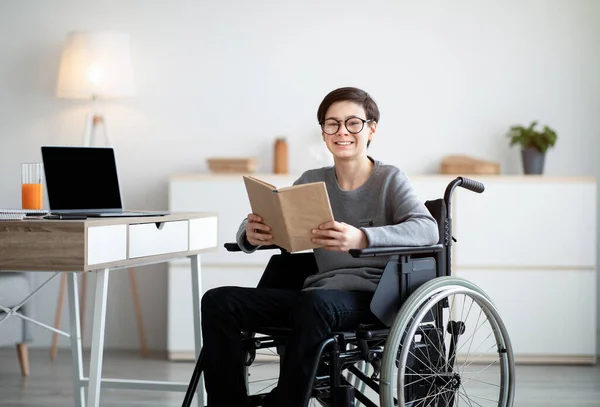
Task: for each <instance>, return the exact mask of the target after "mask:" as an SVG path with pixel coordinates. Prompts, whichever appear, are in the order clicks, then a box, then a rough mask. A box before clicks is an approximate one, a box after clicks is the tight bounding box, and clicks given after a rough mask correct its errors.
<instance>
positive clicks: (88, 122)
mask: <svg viewBox="0 0 600 407" xmlns="http://www.w3.org/2000/svg"><path fill="white" fill-rule="evenodd" d="M99 127H102V133H103V134H104V138H105V139H106V143H107V145H109V146H110V145H112V143H111V141H110V137H109V136H108V126H107V125H106V118H105V117H104V115H102V114H100V113H98V112H96V111H94V112H90V113H88V114H87V116H86V119H85V130H84V133H83V146H84V147H90V146H92V145H93V143H94V135H95V134H96V130H97V129H98V128H99Z"/></svg>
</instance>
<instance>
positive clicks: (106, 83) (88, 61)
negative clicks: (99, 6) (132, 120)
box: [56, 31, 135, 99]
mask: <svg viewBox="0 0 600 407" xmlns="http://www.w3.org/2000/svg"><path fill="white" fill-rule="evenodd" d="M56 95H57V96H58V97H64V98H76V99H82V98H85V99H91V98H93V97H97V98H118V97H127V96H135V83H134V80H133V66H132V64H131V52H130V49H129V35H128V34H124V33H116V32H110V31H100V32H70V33H69V34H67V40H66V43H65V46H64V49H63V53H62V58H61V61H60V68H59V72H58V82H57V85H56Z"/></svg>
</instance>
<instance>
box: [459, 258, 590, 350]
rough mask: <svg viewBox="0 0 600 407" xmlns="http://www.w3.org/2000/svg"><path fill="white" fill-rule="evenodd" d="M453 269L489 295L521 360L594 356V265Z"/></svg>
mask: <svg viewBox="0 0 600 407" xmlns="http://www.w3.org/2000/svg"><path fill="white" fill-rule="evenodd" d="M455 271H456V275H457V276H459V277H463V278H465V279H467V280H469V281H471V282H473V283H475V284H477V285H478V286H479V287H481V288H482V289H483V291H485V292H486V294H488V295H489V297H490V299H491V300H492V302H493V303H494V304H495V306H496V308H497V309H498V312H499V313H500V316H501V318H502V321H504V323H505V325H506V328H507V330H508V334H509V337H510V339H511V342H512V345H513V351H514V353H515V356H516V357H517V361H519V360H521V361H527V360H533V361H574V362H578V361H585V360H587V361H592V360H593V359H594V358H595V354H596V297H595V295H596V294H595V292H596V273H595V271H594V270H544V269H539V270H523V269H521V270H519V269H510V270H474V269H473V270H471V269H469V270H462V269H457V270H455ZM476 343H477V342H476Z"/></svg>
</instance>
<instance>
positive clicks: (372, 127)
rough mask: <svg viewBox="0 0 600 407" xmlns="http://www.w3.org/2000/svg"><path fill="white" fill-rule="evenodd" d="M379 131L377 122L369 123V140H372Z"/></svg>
mask: <svg viewBox="0 0 600 407" xmlns="http://www.w3.org/2000/svg"><path fill="white" fill-rule="evenodd" d="M376 131H377V122H371V123H369V140H372V139H373V137H374V136H375V132H376Z"/></svg>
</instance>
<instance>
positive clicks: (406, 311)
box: [380, 277, 515, 407]
mask: <svg viewBox="0 0 600 407" xmlns="http://www.w3.org/2000/svg"><path fill="white" fill-rule="evenodd" d="M514 388H515V372H514V360H513V352H512V347H511V343H510V339H509V337H508V333H507V330H506V327H505V326H504V323H503V322H502V320H501V318H500V316H499V314H498V311H497V309H496V308H495V306H494V305H493V303H492V302H491V300H490V299H489V298H488V297H487V295H486V294H485V293H484V292H483V291H482V290H481V289H480V288H479V287H477V286H476V285H474V284H473V283H471V282H469V281H467V280H464V279H462V278H458V277H440V278H436V279H434V280H431V281H429V282H427V283H425V284H423V285H422V286H421V287H419V289H417V290H416V291H415V292H414V293H413V294H412V295H411V296H410V297H409V298H408V299H407V301H406V302H405V304H404V305H403V306H402V308H401V309H400V312H399V313H398V315H397V317H396V320H395V322H394V325H393V326H392V328H391V330H390V334H389V336H388V338H387V340H386V344H385V351H384V355H383V363H382V370H381V387H380V402H381V406H382V407H392V406H398V407H453V406H457V405H474V406H476V405H488V406H498V407H511V406H512V404H513V399H514Z"/></svg>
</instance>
